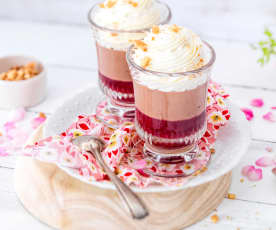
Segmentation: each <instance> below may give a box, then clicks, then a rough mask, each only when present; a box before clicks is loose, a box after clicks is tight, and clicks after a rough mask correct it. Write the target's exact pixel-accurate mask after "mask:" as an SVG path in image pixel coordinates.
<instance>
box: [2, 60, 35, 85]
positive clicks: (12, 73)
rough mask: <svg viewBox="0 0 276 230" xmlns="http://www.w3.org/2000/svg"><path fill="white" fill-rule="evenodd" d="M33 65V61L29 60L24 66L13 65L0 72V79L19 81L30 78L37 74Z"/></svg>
mask: <svg viewBox="0 0 276 230" xmlns="http://www.w3.org/2000/svg"><path fill="white" fill-rule="evenodd" d="M35 65H36V63H35V62H30V63H28V64H27V65H25V66H13V67H11V68H10V69H9V70H8V71H7V72H5V73H0V80H5V81H21V80H27V79H30V78H32V77H34V76H36V75H37V74H38V71H37V70H36V69H35Z"/></svg>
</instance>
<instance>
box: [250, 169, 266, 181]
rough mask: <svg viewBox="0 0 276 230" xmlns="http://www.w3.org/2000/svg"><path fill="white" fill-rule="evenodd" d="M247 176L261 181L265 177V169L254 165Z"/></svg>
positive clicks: (252, 179) (251, 179)
mask: <svg viewBox="0 0 276 230" xmlns="http://www.w3.org/2000/svg"><path fill="white" fill-rule="evenodd" d="M247 178H248V180H250V181H259V180H261V179H263V170H262V169H257V168H255V167H254V166H253V168H250V169H249V171H248V173H247Z"/></svg>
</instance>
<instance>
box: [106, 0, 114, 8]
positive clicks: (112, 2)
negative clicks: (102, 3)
mask: <svg viewBox="0 0 276 230" xmlns="http://www.w3.org/2000/svg"><path fill="white" fill-rule="evenodd" d="M115 4H116V1H108V2H107V4H106V6H107V8H112V7H113V6H114V5H115Z"/></svg>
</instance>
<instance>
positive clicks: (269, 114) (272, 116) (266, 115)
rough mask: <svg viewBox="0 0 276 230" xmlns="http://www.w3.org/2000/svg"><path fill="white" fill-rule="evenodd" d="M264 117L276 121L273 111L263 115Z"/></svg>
mask: <svg viewBox="0 0 276 230" xmlns="http://www.w3.org/2000/svg"><path fill="white" fill-rule="evenodd" d="M263 119H265V120H267V121H270V122H276V118H275V116H274V114H273V113H272V112H268V113H266V114H264V115H263Z"/></svg>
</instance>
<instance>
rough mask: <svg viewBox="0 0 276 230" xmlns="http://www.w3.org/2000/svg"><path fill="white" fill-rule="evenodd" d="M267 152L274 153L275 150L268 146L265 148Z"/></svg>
mask: <svg viewBox="0 0 276 230" xmlns="http://www.w3.org/2000/svg"><path fill="white" fill-rule="evenodd" d="M265 150H266V151H267V152H269V153H270V152H272V151H273V149H272V147H271V146H267V147H265Z"/></svg>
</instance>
